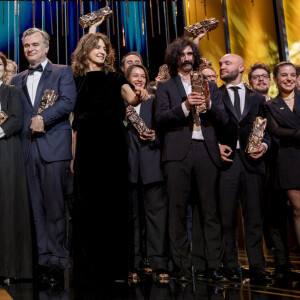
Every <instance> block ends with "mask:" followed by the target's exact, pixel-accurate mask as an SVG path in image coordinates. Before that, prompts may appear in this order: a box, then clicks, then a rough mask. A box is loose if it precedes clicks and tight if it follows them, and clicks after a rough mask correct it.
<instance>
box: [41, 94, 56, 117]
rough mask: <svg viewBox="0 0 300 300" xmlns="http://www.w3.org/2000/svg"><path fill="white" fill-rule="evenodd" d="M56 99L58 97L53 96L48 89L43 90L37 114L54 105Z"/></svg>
mask: <svg viewBox="0 0 300 300" xmlns="http://www.w3.org/2000/svg"><path fill="white" fill-rule="evenodd" d="M57 98H58V95H57V94H55V91H54V90H49V89H47V90H45V91H44V95H43V97H42V101H41V103H40V105H39V108H38V111H37V114H38V115H39V114H40V113H41V112H42V111H44V110H45V109H46V108H48V107H49V106H52V105H53V104H54V103H55V101H56V99H57Z"/></svg>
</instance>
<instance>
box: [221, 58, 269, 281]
mask: <svg viewBox="0 0 300 300" xmlns="http://www.w3.org/2000/svg"><path fill="white" fill-rule="evenodd" d="M219 65H220V77H221V79H222V80H223V81H225V85H223V86H221V87H220V91H221V93H222V96H223V97H222V99H223V103H224V106H225V110H226V111H227V114H228V117H229V120H228V124H227V125H226V126H223V127H220V129H219V130H218V140H219V143H220V152H221V158H222V161H223V168H222V171H221V176H220V212H221V220H222V226H223V239H224V246H225V249H224V250H225V252H224V262H223V263H224V266H225V267H226V268H227V271H228V277H230V278H231V280H232V281H235V280H236V281H241V280H242V273H241V267H240V264H239V261H238V249H237V241H236V229H237V208H238V201H240V202H241V206H242V210H243V217H244V228H245V243H246V250H247V256H248V260H249V266H250V268H249V272H250V280H252V281H254V282H258V283H261V282H262V281H265V280H268V279H270V278H269V272H268V271H267V270H266V268H265V258H264V254H263V245H262V216H261V200H262V192H263V180H264V174H265V164H264V160H263V155H264V153H265V152H266V150H267V149H268V146H270V137H269V135H268V134H267V133H266V134H264V130H263V128H264V126H260V127H261V128H262V129H261V131H260V133H259V134H256V136H260V137H262V139H261V140H259V141H258V139H257V138H255V136H254V135H251V132H253V133H255V132H256V131H255V130H253V122H254V121H255V120H257V122H260V121H261V122H264V121H263V120H262V119H256V117H258V116H262V109H263V103H264V102H265V98H264V97H263V96H262V95H260V94H258V93H256V92H254V91H251V90H250V89H248V88H247V87H245V85H244V83H243V82H242V75H243V72H244V61H243V59H242V58H241V57H240V56H238V55H236V54H226V55H224V56H223V57H222V58H221V59H220V62H219ZM255 124H257V123H255ZM255 128H259V126H258V127H256V126H255ZM252 130H253V131H252ZM253 141H256V142H257V141H258V143H255V144H254V143H252V142H253ZM252 149H254V151H252Z"/></svg>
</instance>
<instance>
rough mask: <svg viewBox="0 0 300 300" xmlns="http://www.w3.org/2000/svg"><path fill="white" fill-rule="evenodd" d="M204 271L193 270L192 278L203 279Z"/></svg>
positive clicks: (204, 277)
mask: <svg viewBox="0 0 300 300" xmlns="http://www.w3.org/2000/svg"><path fill="white" fill-rule="evenodd" d="M206 275H207V274H206V271H205V270H197V269H196V270H194V279H195V280H205V279H206Z"/></svg>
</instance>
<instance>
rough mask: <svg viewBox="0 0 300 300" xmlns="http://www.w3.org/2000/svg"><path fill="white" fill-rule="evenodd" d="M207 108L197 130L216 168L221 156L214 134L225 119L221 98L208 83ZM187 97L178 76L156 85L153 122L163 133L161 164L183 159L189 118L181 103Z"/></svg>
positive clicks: (190, 123) (188, 137) (189, 135)
mask: <svg viewBox="0 0 300 300" xmlns="http://www.w3.org/2000/svg"><path fill="white" fill-rule="evenodd" d="M209 90H210V96H211V102H212V105H211V109H210V110H208V111H207V113H204V114H200V118H201V130H202V134H203V137H204V140H205V145H206V147H207V149H208V152H209V155H210V156H211V158H212V160H213V162H214V163H215V165H216V166H219V167H220V166H221V157H220V151H219V147H218V142H217V138H216V134H215V128H214V127H215V126H216V125H217V124H218V125H219V126H222V125H225V124H226V123H227V121H228V116H227V114H226V112H225V110H224V105H223V102H222V96H221V93H220V92H219V90H218V88H217V85H216V84H215V83H211V82H209ZM186 98H187V95H186V93H185V90H184V87H183V84H182V82H181V79H180V77H179V76H176V77H171V78H170V79H168V80H166V81H163V82H161V83H159V85H158V87H157V91H156V97H155V105H154V106H155V119H156V123H157V126H158V128H159V129H160V130H161V131H162V133H163V139H164V146H163V152H162V161H163V162H166V161H181V160H183V159H184V158H185V156H186V154H187V152H188V149H189V146H190V143H191V138H192V132H193V117H192V113H191V112H190V114H189V116H188V117H186V116H185V114H184V112H183V110H182V107H181V104H182V102H183V101H185V100H186Z"/></svg>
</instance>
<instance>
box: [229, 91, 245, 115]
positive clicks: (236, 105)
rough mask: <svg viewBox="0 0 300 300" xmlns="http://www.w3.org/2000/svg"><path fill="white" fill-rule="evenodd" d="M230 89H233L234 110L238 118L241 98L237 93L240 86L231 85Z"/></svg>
mask: <svg viewBox="0 0 300 300" xmlns="http://www.w3.org/2000/svg"><path fill="white" fill-rule="evenodd" d="M230 89H232V90H233V91H234V104H233V106H234V109H235V112H236V115H237V117H238V119H240V118H241V115H242V114H241V99H240V95H239V91H238V90H239V89H240V87H238V86H231V87H230Z"/></svg>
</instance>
